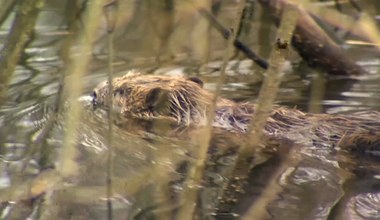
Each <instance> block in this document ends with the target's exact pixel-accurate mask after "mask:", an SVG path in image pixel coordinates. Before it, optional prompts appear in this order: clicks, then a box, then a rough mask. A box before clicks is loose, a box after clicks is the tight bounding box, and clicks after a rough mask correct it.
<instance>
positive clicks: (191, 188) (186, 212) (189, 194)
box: [178, 0, 245, 219]
mask: <svg viewBox="0 0 380 220" xmlns="http://www.w3.org/2000/svg"><path fill="white" fill-rule="evenodd" d="M244 6H245V0H243V1H240V2H239V4H238V10H237V11H238V13H237V15H236V17H235V22H234V24H233V27H232V28H231V29H232V33H231V34H230V38H228V42H227V48H226V52H225V55H224V57H223V64H222V68H221V71H220V76H219V78H218V82H217V86H216V90H215V93H214V98H213V101H212V105H211V107H210V109H209V112H208V115H207V125H206V127H205V128H204V129H205V132H204V135H202V136H201V137H200V143H199V145H200V146H199V149H198V152H197V153H198V155H196V161H195V164H194V165H193V166H191V167H190V170H189V175H188V177H187V180H186V182H185V188H184V195H183V198H184V199H185V201H184V205H183V207H182V208H181V210H180V212H179V215H178V219H192V216H193V215H194V211H195V207H196V200H197V194H198V188H199V186H200V185H201V180H202V176H203V170H204V167H205V162H206V159H207V151H208V146H209V142H210V139H211V130H212V123H213V120H214V117H215V109H216V103H217V100H218V97H219V95H220V93H221V90H222V86H223V83H224V81H225V78H226V74H225V72H226V67H227V63H228V61H229V58H230V57H231V55H232V52H233V48H234V46H233V43H234V41H235V38H236V32H237V31H236V30H237V27H238V26H239V23H240V19H241V15H242V11H243V9H244Z"/></svg>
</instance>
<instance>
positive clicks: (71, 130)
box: [58, 0, 103, 177]
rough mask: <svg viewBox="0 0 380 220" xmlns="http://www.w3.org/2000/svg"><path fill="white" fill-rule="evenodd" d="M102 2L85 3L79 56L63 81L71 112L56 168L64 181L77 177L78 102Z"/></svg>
mask: <svg viewBox="0 0 380 220" xmlns="http://www.w3.org/2000/svg"><path fill="white" fill-rule="evenodd" d="M102 2H103V0H89V2H88V4H89V5H88V8H87V10H88V11H87V13H86V15H85V18H84V19H85V20H84V24H85V30H84V31H82V32H81V33H80V35H79V43H78V44H77V45H75V46H76V47H77V48H76V49H75V51H77V52H78V53H76V54H72V55H71V57H72V61H71V65H70V66H69V69H68V73H71V74H70V75H69V76H68V77H66V80H65V85H64V86H65V91H66V92H67V93H68V98H67V101H68V103H69V106H70V108H69V109H68V111H67V114H66V121H67V123H66V132H65V137H64V140H63V148H62V152H61V155H60V156H61V158H60V160H59V165H58V170H59V172H60V173H61V174H62V176H63V177H68V176H72V175H76V174H77V171H78V167H77V165H76V163H75V157H76V154H77V150H76V147H75V143H76V137H77V135H76V134H77V128H78V122H79V120H80V114H81V106H80V103H79V102H78V100H77V98H78V97H79V95H80V94H81V93H82V87H83V85H82V84H83V83H82V82H83V80H82V77H83V75H84V73H86V70H87V67H88V66H89V63H90V61H91V55H92V44H93V42H94V40H95V36H96V31H97V30H98V27H99V24H100V20H101V19H99V18H100V17H101V6H102ZM73 51H74V50H73Z"/></svg>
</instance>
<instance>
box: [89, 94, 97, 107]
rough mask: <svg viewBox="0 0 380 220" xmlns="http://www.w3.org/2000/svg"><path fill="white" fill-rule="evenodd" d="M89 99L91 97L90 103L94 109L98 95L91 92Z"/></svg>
mask: <svg viewBox="0 0 380 220" xmlns="http://www.w3.org/2000/svg"><path fill="white" fill-rule="evenodd" d="M91 97H92V101H91V103H92V106H93V107H96V105H97V104H98V101H97V98H98V94H97V93H96V91H93V92H92V94H91Z"/></svg>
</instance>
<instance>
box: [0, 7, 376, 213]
mask: <svg viewBox="0 0 380 220" xmlns="http://www.w3.org/2000/svg"><path fill="white" fill-rule="evenodd" d="M61 2H63V1H55V2H54V1H52V2H50V3H49V5H47V7H46V9H45V10H44V11H43V13H42V15H41V18H40V20H39V21H40V22H39V23H38V25H37V32H36V36H35V39H34V41H33V42H32V43H31V44H30V45H29V47H28V49H26V50H25V52H24V55H23V56H22V60H21V62H20V65H19V66H18V67H17V69H16V71H15V73H14V76H13V78H12V82H11V84H10V87H9V89H8V98H7V102H6V103H4V104H3V105H2V106H1V107H0V144H1V147H0V153H1V159H0V170H1V175H0V187H1V188H2V189H5V187H9V186H15V185H19V184H21V183H23V182H25V181H26V180H28V179H30V178H32V177H34V176H36V175H37V174H38V172H39V170H41V169H46V167H51V166H53V165H56V158H59V157H60V149H61V147H62V142H63V135H64V125H65V120H64V118H63V112H64V111H65V110H66V109H67V108H68V106H65V105H63V106H62V109H61V113H60V114H59V117H58V122H57V123H56V124H55V125H54V126H53V127H52V129H50V133H49V136H48V138H46V139H45V141H44V142H42V143H39V142H37V140H38V139H37V138H38V135H39V134H40V133H41V131H43V128H44V126H45V125H46V123H47V122H48V118H49V115H50V114H51V112H52V110H53V108H54V103H55V99H56V98H57V97H56V96H57V92H58V88H59V80H60V76H61V74H63V73H64V72H65V66H64V65H63V61H62V60H63V59H62V56H61V55H60V50H61V49H62V48H61V46H62V42H63V39H64V37H66V36H67V34H68V32H67V29H66V27H67V22H66V19H65V16H66V14H65V13H66V12H65V11H64V10H63V9H62V8H64V7H63V6H62V5H61V4H63V3H61ZM124 4H126V5H127V6H128V5H129V4H131V3H130V2H128V1H126V2H125V3H124ZM127 6H125V7H127ZM127 8H128V7H127ZM232 8H233V7H232ZM231 10H232V9H231V5H229V4H227V6H225V8H222V12H223V11H224V12H229V13H231V12H230V11H231ZM222 12H221V13H222ZM126 14H128V13H126ZM130 14H131V13H129V16H131V15H130ZM127 17H128V15H125V17H124V19H125V20H127V19H128V18H127ZM228 19H230V18H226V19H225V20H228ZM51 20H52V21H53V22H48V21H51ZM255 22H257V21H255ZM254 24H255V25H257V23H254ZM132 27H133V25H132ZM8 28H9V27H8V26H7V25H5V26H4V27H3V28H2V29H1V36H0V38H1V39H4V38H5V36H6V33H7V32H6V30H8ZM132 30H133V31H130V30H129V31H125V33H124V32H123V31H120V33H118V34H117V35H116V38H117V39H116V42H118V43H119V44H120V47H119V45H117V50H116V54H115V59H114V60H115V61H114V66H115V70H116V72H117V73H118V74H119V75H122V74H123V73H122V71H125V70H129V69H133V68H141V69H142V70H143V71H149V72H151V73H153V74H163V73H165V74H170V75H176V74H186V75H197V76H198V77H200V78H201V79H202V80H203V81H204V82H205V88H206V89H210V90H213V89H215V82H216V81H217V77H218V74H219V73H218V69H219V68H220V60H221V59H220V57H221V56H220V53H221V51H222V49H223V48H224V47H223V46H224V44H223V40H221V38H220V37H218V35H217V34H216V33H213V35H212V36H213V39H215V43H214V44H213V47H214V48H213V50H212V51H213V53H212V56H211V60H215V61H209V62H206V64H204V65H198V64H199V62H198V61H197V60H196V59H195V58H194V57H192V56H190V58H194V60H190V61H183V62H162V63H157V62H155V61H156V59H155V58H154V55H152V54H155V53H156V52H157V50H155V52H154V51H153V52H152V49H151V46H152V45H150V44H144V40H141V39H140V40H139V38H138V36H140V35H141V33H144V31H145V30H141V28H140V29H139V28H136V29H133V28H132ZM250 34H251V35H253V36H255V34H254V33H250ZM147 35H148V34H147ZM254 39H256V38H254ZM156 40H157V39H156ZM175 40H178V39H174V40H173V41H175ZM251 41H252V42H250V45H251V46H252V48H256V47H259V42H256V40H251ZM120 42H124V43H120ZM177 43H178V42H177ZM182 43H183V42H182ZM190 43H191V42H185V43H183V44H181V46H183V45H185V46H189V45H188V44H190ZM152 44H153V43H152ZM153 46H155V45H153ZM156 46H157V45H156ZM177 46H178V45H177ZM190 46H191V45H190ZM260 47H264V46H263V45H260ZM104 48H106V45H105V43H104V35H100V36H99V42H97V46H96V48H95V49H96V52H95V54H94V62H92V63H91V66H90V67H89V72H88V73H87V74H86V75H85V77H84V79H83V86H84V91H83V94H82V97H78V101H79V102H81V104H82V106H83V112H84V116H83V118H82V120H81V121H80V122H79V123H80V129H79V130H78V138H77V144H76V147H77V149H78V150H79V155H78V157H77V160H76V162H77V163H78V164H79V165H80V175H79V176H78V177H76V178H72V179H69V180H66V184H67V187H68V191H67V192H66V191H60V190H58V192H57V196H56V198H55V199H56V201H58V202H57V204H58V205H55V206H54V205H53V206H51V207H50V208H51V210H53V211H55V212H56V213H58V214H57V216H58V217H59V218H61V219H65V218H67V217H68V216H71V217H73V218H77V219H89V218H91V219H104V218H105V217H106V207H105V202H104V201H105V195H106V194H105V191H104V190H105V188H104V187H103V186H104V185H105V182H106V163H107V160H106V154H107V151H108V150H107V149H108V146H107V137H106V134H107V129H108V128H107V120H106V113H105V112H104V111H101V110H97V111H94V110H93V109H92V106H91V102H90V99H89V96H88V94H90V92H91V90H92V88H94V87H95V86H96V85H97V83H98V82H100V81H103V80H105V79H106V78H107V75H106V72H107V66H106V65H107V61H106V59H107V56H105V55H104V50H105V49H104ZM178 48H181V47H180V46H178ZM178 48H177V49H178ZM261 49H262V48H261ZM269 49H270V48H268V46H267V47H266V48H264V49H262V50H266V51H268V50H269ZM184 51H185V52H186V51H188V49H186V48H185V49H183V48H182V50H180V49H178V50H177V51H176V52H178V54H179V55H178V54H177V56H178V57H181V56H184V57H186V56H189V55H186V53H185V52H184ZM192 52H194V51H192ZM266 53H267V52H266ZM348 53H350V54H355V57H357V58H358V61H359V63H360V64H361V65H362V66H363V67H364V68H366V69H367V70H368V71H369V72H370V74H369V75H367V76H361V77H356V78H338V77H327V76H324V77H321V76H320V75H319V74H318V72H317V71H315V70H313V69H310V68H308V67H306V66H305V65H303V64H302V63H299V62H296V63H295V64H294V63H292V64H289V67H290V68H289V70H288V71H287V73H286V75H285V76H284V79H283V83H282V84H281V89H280V91H279V93H278V96H277V100H276V104H280V105H286V106H289V107H297V108H299V109H301V110H303V111H312V112H327V113H338V112H339V113H345V112H350V111H357V110H377V111H379V110H380V96H379V95H378V94H379V92H380V75H379V72H380V60H379V58H378V55H377V53H378V52H376V51H373V50H372V49H370V48H365V47H351V48H349V49H348ZM184 54H185V55H184ZM147 55H150V56H147ZM194 56H196V55H194ZM163 57H164V55H163ZM178 57H177V59H180V58H178ZM184 60H186V59H184ZM293 61H294V60H293ZM197 65H198V66H197ZM198 67H199V68H198ZM227 74H228V78H227V80H226V82H225V84H224V86H223V90H222V96H223V97H226V98H230V99H233V100H236V101H239V102H245V101H248V102H254V101H255V99H256V97H257V95H258V92H259V88H260V85H261V80H262V77H263V76H262V74H263V71H262V70H260V69H259V68H257V67H256V66H255V65H254V64H253V63H252V61H250V60H247V59H245V58H241V57H238V58H235V59H234V60H233V61H231V62H230V63H229V66H228V70H227ZM131 128H134V129H131ZM146 128H147V126H145V125H144V124H134V123H133V122H131V123H130V124H128V127H127V128H123V127H115V130H114V140H113V149H114V154H113V156H114V168H113V169H114V170H113V171H114V172H113V175H114V182H115V187H114V191H115V193H114V196H113V209H114V217H115V219H127V218H129V219H131V218H132V217H133V216H135V217H136V218H137V219H147V218H149V216H152V215H156V216H157V215H158V216H161V217H163V218H164V217H168V216H170V215H171V214H173V213H170V212H168V210H173V209H175V208H178V206H176V205H180V204H181V203H178V204H173V201H171V202H170V201H168V200H167V198H168V197H170V196H171V195H172V194H173V193H174V194H175V193H180V192H181V191H182V189H183V186H182V185H181V181H183V173H184V172H185V170H186V164H183V162H182V161H184V160H193V159H194V158H192V156H191V152H192V150H193V148H194V147H196V146H197V142H196V141H195V140H193V139H192V138H191V135H189V136H186V135H185V137H176V136H175V137H173V136H169V135H167V136H165V135H160V134H159V133H158V132H157V131H156V130H153V132H147V131H146ZM178 136H180V135H178ZM189 152H190V153H189ZM45 154H48V155H45ZM296 154H297V156H298V157H301V158H302V159H301V160H300V162H299V163H297V164H295V165H294V166H290V167H286V169H285V172H284V173H282V174H281V177H280V179H279V180H278V184H279V185H280V186H281V188H282V190H281V192H280V193H279V194H278V196H277V198H276V199H275V200H274V201H273V202H271V203H270V204H269V206H268V207H267V210H268V213H269V214H270V216H271V219H344V218H346V219H347V218H348V219H352V218H355V219H378V218H380V217H379V215H380V214H379V211H378V210H380V208H379V207H380V204H379V196H380V191H379V187H378V185H379V172H378V170H379V169H378V166H379V164H378V159H379V158H377V160H376V157H375V160H366V159H362V158H353V157H351V156H350V155H345V154H340V153H338V152H337V151H335V150H332V149H320V148H319V149H318V148H312V147H310V148H301V150H300V151H299V152H297V153H296ZM231 157H233V156H231V155H230V157H222V158H220V160H219V161H218V163H217V164H218V166H220V167H218V169H216V168H215V170H219V171H218V172H216V171H215V170H214V171H213V170H211V171H208V173H207V174H208V175H209V179H212V181H213V184H214V185H212V184H210V186H208V187H207V188H206V189H205V190H204V191H203V192H204V193H205V194H204V195H203V196H202V199H203V201H206V202H208V203H210V205H211V206H212V205H213V204H212V202H213V201H212V199H211V198H214V197H213V194H215V191H214V188H213V186H215V185H218V184H221V183H222V182H223V181H225V176H223V175H221V174H220V172H222V171H223V169H224V167H223V166H226V167H228V165H230V164H231V160H233V158H231ZM279 164H281V161H280V159H279V158H272V159H269V160H268V161H267V162H265V163H263V164H261V165H260V166H258V167H256V168H255V169H254V170H253V171H252V173H251V176H250V177H249V181H250V184H249V185H250V187H248V188H247V189H246V192H247V195H246V196H242V199H241V200H240V201H238V205H237V206H236V207H234V208H233V212H231V213H225V215H222V214H219V218H220V219H233V218H234V216H236V214H235V212H236V213H239V212H244V211H246V210H247V209H248V208H249V207H250V206H251V204H252V203H253V201H255V199H257V198H259V197H260V195H261V192H262V191H263V190H264V189H265V187H266V184H267V181H268V179H270V177H271V174H272V173H274V172H275V171H276V168H277V167H278V166H277V165H279ZM168 179H171V180H172V181H173V182H174V183H173V184H172V187H171V188H170V189H168V188H165V187H163V186H165V184H162V185H163V186H161V185H160V184H159V183H164V182H165V181H167V180H168ZM133 180H136V181H135V182H133ZM194 187H198V186H194ZM1 188H0V190H1ZM175 195H177V194H175ZM208 195H209V196H208ZM0 197H1V196H0ZM207 197H208V198H207ZM175 199H178V198H175ZM175 199H174V200H175ZM36 201H39V200H36ZM175 201H176V200H175ZM174 203H175V202H174ZM207 205H208V204H206V206H207ZM39 207H41V206H40V205H38V203H37V202H35V204H33V205H31V204H26V203H24V202H18V203H15V204H14V203H12V202H9V203H2V205H1V206H0V208H1V215H2V216H3V217H4V218H5V217H6V218H8V219H26V218H27V217H28V216H29V217H30V218H31V219H38V216H39V214H38V213H39V209H38V208H39ZM205 210H206V211H205V212H206V213H207V208H205ZM164 219H165V218H164Z"/></svg>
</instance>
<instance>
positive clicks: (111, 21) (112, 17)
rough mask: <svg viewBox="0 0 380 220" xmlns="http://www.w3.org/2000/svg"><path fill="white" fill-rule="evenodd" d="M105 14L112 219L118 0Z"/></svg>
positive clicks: (108, 181) (112, 3)
mask: <svg viewBox="0 0 380 220" xmlns="http://www.w3.org/2000/svg"><path fill="white" fill-rule="evenodd" d="M104 14H105V17H106V19H107V32H108V37H107V39H108V42H107V44H108V91H110V92H109V93H108V100H109V103H111V104H110V106H109V111H108V133H107V145H108V151H107V219H108V220H112V219H113V212H112V200H111V197H112V191H113V190H112V173H113V156H112V155H113V146H112V142H113V118H114V112H113V84H112V81H113V72H114V70H113V65H112V60H113V56H114V45H113V38H114V29H115V25H116V18H117V0H115V1H111V3H110V4H108V5H105V6H104Z"/></svg>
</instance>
